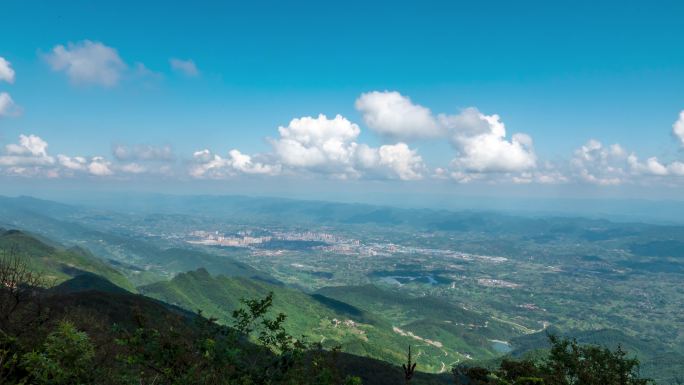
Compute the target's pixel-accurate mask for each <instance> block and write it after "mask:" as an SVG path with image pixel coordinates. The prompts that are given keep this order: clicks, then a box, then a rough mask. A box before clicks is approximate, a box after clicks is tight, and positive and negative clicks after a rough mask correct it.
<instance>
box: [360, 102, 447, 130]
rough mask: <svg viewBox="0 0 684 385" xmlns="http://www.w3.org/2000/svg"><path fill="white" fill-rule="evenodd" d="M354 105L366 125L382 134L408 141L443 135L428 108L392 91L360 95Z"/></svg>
mask: <svg viewBox="0 0 684 385" xmlns="http://www.w3.org/2000/svg"><path fill="white" fill-rule="evenodd" d="M355 105H356V109H357V110H358V111H359V112H361V114H362V116H363V121H364V122H365V123H366V125H367V126H368V127H369V128H370V129H371V130H373V131H375V132H377V133H379V134H382V135H386V136H390V137H395V138H402V139H412V138H434V137H438V136H441V135H443V133H444V130H443V127H441V126H440V125H439V124H438V122H437V121H436V119H435V118H434V117H433V116H432V112H431V111H430V110H429V109H428V108H425V107H423V106H420V105H417V104H414V103H413V102H412V101H411V99H409V98H408V97H406V96H403V95H401V94H400V93H399V92H396V91H392V92H390V91H384V92H379V91H373V92H368V93H364V94H361V96H360V97H359V98H358V99H357V100H356V104H355Z"/></svg>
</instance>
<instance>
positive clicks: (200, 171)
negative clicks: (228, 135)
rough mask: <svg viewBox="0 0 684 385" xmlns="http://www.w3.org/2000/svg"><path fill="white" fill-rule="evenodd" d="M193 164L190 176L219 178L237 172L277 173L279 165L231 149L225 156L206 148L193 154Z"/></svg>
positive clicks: (237, 173)
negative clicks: (263, 161)
mask: <svg viewBox="0 0 684 385" xmlns="http://www.w3.org/2000/svg"><path fill="white" fill-rule="evenodd" d="M193 162H194V164H192V165H191V167H190V176H192V177H195V178H212V179H221V178H225V177H232V176H236V175H239V174H257V175H277V174H279V173H280V166H279V165H270V164H266V163H262V162H259V161H256V160H254V159H253V157H252V156H249V155H246V154H243V153H241V152H240V151H238V150H231V151H229V152H228V156H227V157H225V158H224V157H221V156H220V155H217V154H213V153H212V152H211V151H209V150H208V149H204V150H201V151H196V152H195V153H194V154H193Z"/></svg>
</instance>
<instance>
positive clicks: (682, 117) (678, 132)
mask: <svg viewBox="0 0 684 385" xmlns="http://www.w3.org/2000/svg"><path fill="white" fill-rule="evenodd" d="M672 134H673V135H674V136H675V137H676V138H677V139H679V143H680V144H681V145H682V146H683V147H684V110H682V111H681V112H680V113H679V119H677V121H676V122H674V124H673V125H672Z"/></svg>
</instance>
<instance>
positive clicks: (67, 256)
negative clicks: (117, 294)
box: [0, 229, 135, 291]
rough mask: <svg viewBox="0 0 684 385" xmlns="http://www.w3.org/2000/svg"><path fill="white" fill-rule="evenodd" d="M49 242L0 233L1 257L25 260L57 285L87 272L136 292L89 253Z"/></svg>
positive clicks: (9, 233) (116, 273) (113, 270)
mask: <svg viewBox="0 0 684 385" xmlns="http://www.w3.org/2000/svg"><path fill="white" fill-rule="evenodd" d="M48 242H49V241H44V240H42V239H39V238H37V237H35V236H32V235H29V234H27V233H24V232H22V231H18V230H1V229H0V250H2V252H3V253H5V254H7V255H9V254H14V255H16V256H18V257H20V258H22V259H25V260H26V262H27V264H28V265H29V266H30V268H31V269H32V270H35V271H37V272H40V273H42V274H44V275H45V277H46V278H47V279H48V280H50V281H53V282H54V283H56V284H57V283H61V282H63V281H66V280H68V279H69V278H71V277H75V276H77V275H79V274H81V273H83V272H89V273H93V274H97V275H100V276H102V277H105V278H107V279H108V280H109V281H111V282H112V283H114V284H116V285H117V286H119V287H121V288H124V289H126V290H129V291H135V288H134V286H133V285H132V284H131V283H130V282H129V281H128V279H126V277H125V276H124V275H123V274H122V273H121V272H119V271H118V270H116V269H115V268H113V267H112V266H110V265H109V264H108V263H107V262H105V261H103V260H101V259H99V258H97V257H96V256H94V255H93V254H92V253H90V252H89V251H88V250H86V249H83V248H80V247H72V248H63V247H61V246H58V245H56V244H53V243H52V242H50V244H48Z"/></svg>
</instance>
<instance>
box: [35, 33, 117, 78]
mask: <svg viewBox="0 0 684 385" xmlns="http://www.w3.org/2000/svg"><path fill="white" fill-rule="evenodd" d="M45 59H46V60H47V62H48V64H49V65H50V67H51V68H52V69H53V70H54V71H60V72H65V73H66V74H67V76H68V77H69V80H70V81H71V82H72V83H74V84H79V85H88V84H94V85H100V86H104V87H112V86H115V85H116V84H118V82H119V80H120V79H121V77H122V74H123V72H124V71H125V70H126V68H127V66H126V63H124V61H123V60H122V59H121V58H120V57H119V54H118V52H117V51H116V49H114V48H112V47H108V46H106V45H104V44H102V43H100V42H92V41H90V40H84V41H80V42H78V43H68V44H67V46H66V47H65V46H63V45H57V46H55V47H54V48H53V49H52V52H51V53H49V54H47V55H45Z"/></svg>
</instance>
